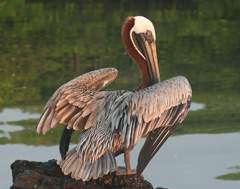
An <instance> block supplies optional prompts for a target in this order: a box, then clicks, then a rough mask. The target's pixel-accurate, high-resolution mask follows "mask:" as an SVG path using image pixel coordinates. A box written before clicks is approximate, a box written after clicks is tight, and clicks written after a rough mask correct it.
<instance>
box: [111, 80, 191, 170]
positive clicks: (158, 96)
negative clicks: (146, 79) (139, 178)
mask: <svg viewBox="0 0 240 189" xmlns="http://www.w3.org/2000/svg"><path fill="white" fill-rule="evenodd" d="M191 96H192V90H191V86H190V84H189V82H188V80H187V79H186V78H185V77H183V76H178V77H175V78H172V79H169V80H166V81H162V82H159V83H157V84H155V85H152V86H150V87H147V88H145V89H142V90H139V91H137V92H135V93H132V94H131V95H128V96H126V98H125V99H123V98H122V99H123V100H122V101H121V102H119V103H116V104H117V107H116V110H115V111H113V122H114V124H115V125H116V129H118V130H120V132H122V135H123V136H124V143H125V146H126V148H131V147H133V146H134V145H135V144H136V143H137V141H138V140H139V139H140V138H141V137H142V136H147V139H146V141H145V144H144V145H143V148H142V149H141V152H140V154H139V158H138V165H137V173H139V174H140V173H142V171H143V170H144V168H145V167H146V165H147V164H148V163H149V161H150V160H151V159H152V157H153V156H154V155H155V153H156V152H157V151H158V149H159V148H160V147H161V145H162V144H163V143H164V141H165V140H166V139H167V138H168V136H169V135H170V132H171V131H172V130H173V129H174V128H175V125H176V124H177V123H180V122H182V121H183V119H184V118H185V117H186V115H187V112H188V109H189V105H190V99H191ZM120 100H121V99H120Z"/></svg>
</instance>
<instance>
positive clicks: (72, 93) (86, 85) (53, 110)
mask: <svg viewBox="0 0 240 189" xmlns="http://www.w3.org/2000/svg"><path fill="white" fill-rule="evenodd" d="M117 73H118V72H117V70H116V69H115V68H103V69H99V70H95V71H92V72H88V73H86V74H83V75H81V76H79V77H77V78H75V79H73V80H71V81H69V82H67V83H65V84H64V85H62V86H61V87H60V88H59V89H57V90H56V92H55V93H54V94H53V96H52V97H51V98H50V99H49V101H48V102H47V104H46V106H45V108H44V112H43V113H42V116H41V117H40V120H39V122H38V126H37V132H38V133H43V134H45V133H46V132H47V131H48V130H49V129H50V128H54V127H55V126H56V125H57V124H58V123H61V124H66V125H67V126H68V128H73V129H75V130H82V129H87V128H89V127H91V126H92V122H94V120H89V121H88V120H87V119H90V118H91V119H95V118H96V115H95V114H94V111H95V109H96V107H97V105H98V102H97V100H96V99H95V98H96V96H98V100H101V98H99V96H101V95H99V93H100V94H102V93H101V92H99V91H100V90H101V89H103V88H104V87H105V86H106V85H108V84H110V83H111V82H112V81H113V80H114V79H115V78H116V77H117ZM102 96H104V94H102ZM92 114H93V115H92ZM86 123H87V127H86V128H85V126H84V124H86Z"/></svg>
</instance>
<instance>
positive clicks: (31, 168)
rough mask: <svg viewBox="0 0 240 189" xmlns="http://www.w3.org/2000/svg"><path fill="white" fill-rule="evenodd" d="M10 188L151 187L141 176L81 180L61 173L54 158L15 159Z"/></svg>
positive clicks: (144, 188)
mask: <svg viewBox="0 0 240 189" xmlns="http://www.w3.org/2000/svg"><path fill="white" fill-rule="evenodd" d="M11 169H12V175H13V185H12V186H11V189H109V188H111V189H153V186H152V185H151V184H150V183H149V182H147V181H146V180H144V178H143V177H142V176H138V175H131V176H116V175H115V174H111V175H106V176H104V177H103V178H99V179H98V180H92V181H88V182H85V183H84V182H82V181H77V180H74V179H72V178H71V177H70V176H65V175H63V174H62V172H61V170H60V168H59V167H58V165H57V164H56V160H49V161H48V162H34V161H26V160H16V161H15V162H14V163H13V164H12V165H11Z"/></svg>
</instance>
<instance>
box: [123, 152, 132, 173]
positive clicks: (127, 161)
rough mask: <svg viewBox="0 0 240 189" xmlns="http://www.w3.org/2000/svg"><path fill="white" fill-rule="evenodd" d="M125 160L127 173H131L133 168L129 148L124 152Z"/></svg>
mask: <svg viewBox="0 0 240 189" xmlns="http://www.w3.org/2000/svg"><path fill="white" fill-rule="evenodd" d="M124 162H125V165H126V175H131V174H132V170H131V162H130V151H129V150H126V151H125V152H124Z"/></svg>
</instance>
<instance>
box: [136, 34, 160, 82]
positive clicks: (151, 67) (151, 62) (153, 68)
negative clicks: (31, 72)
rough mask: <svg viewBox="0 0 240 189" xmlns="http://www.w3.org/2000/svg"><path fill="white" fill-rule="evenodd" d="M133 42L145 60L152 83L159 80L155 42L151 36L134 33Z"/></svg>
mask: <svg viewBox="0 0 240 189" xmlns="http://www.w3.org/2000/svg"><path fill="white" fill-rule="evenodd" d="M134 42H135V45H136V46H137V49H138V51H140V53H141V54H142V55H143V57H144V58H145V60H146V64H147V69H148V74H149V76H150V80H151V82H152V84H154V83H157V82H159V81H160V73H159V67H158V58H157V49H156V43H155V40H154V39H153V37H152V36H151V35H150V36H147V35H146V34H144V33H140V34H135V35H134Z"/></svg>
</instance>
